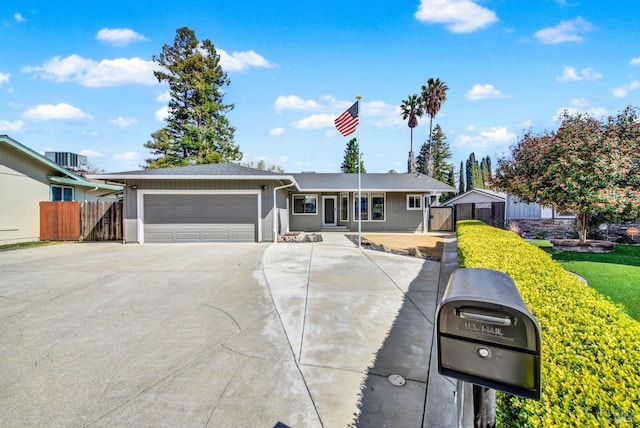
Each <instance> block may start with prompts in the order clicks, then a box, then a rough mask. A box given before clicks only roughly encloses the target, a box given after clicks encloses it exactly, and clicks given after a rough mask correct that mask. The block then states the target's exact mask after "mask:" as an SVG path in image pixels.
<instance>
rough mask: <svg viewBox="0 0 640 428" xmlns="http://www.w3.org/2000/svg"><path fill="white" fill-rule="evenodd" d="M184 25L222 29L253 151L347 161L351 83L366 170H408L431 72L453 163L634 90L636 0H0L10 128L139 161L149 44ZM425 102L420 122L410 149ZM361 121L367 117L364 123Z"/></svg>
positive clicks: (327, 163)
mask: <svg viewBox="0 0 640 428" xmlns="http://www.w3.org/2000/svg"><path fill="white" fill-rule="evenodd" d="M183 26H187V27H189V28H191V29H192V30H194V31H195V33H196V36H197V37H198V38H199V39H201V40H203V39H210V40H211V41H212V42H213V43H214V45H215V46H216V48H217V49H218V52H219V53H220V55H221V60H222V65H223V67H224V68H225V70H226V71H227V72H228V74H229V77H230V79H231V85H230V86H229V87H228V88H227V96H226V98H225V101H227V102H229V103H233V104H235V109H234V110H233V111H232V112H231V113H230V114H229V119H230V121H231V123H232V125H233V126H235V127H236V128H237V130H236V134H235V137H236V143H237V144H238V145H239V146H240V149H241V151H242V152H243V153H244V159H243V160H244V161H253V162H257V161H259V160H265V161H266V162H267V163H269V164H275V165H278V166H281V167H283V168H284V169H285V171H287V172H300V171H317V172H338V171H339V170H340V164H341V162H342V160H343V157H344V149H345V146H346V143H347V141H348V139H349V138H348V137H342V136H341V135H340V134H339V133H338V132H337V131H336V130H335V128H334V126H333V120H334V119H335V117H337V116H338V115H339V114H340V113H342V111H344V110H345V109H346V108H348V107H349V106H350V105H351V104H352V103H353V102H354V101H355V96H356V95H361V96H362V101H361V121H360V123H361V126H360V136H361V150H362V152H363V153H364V157H363V160H364V163H365V167H366V169H367V171H368V172H386V171H389V170H391V169H395V170H397V171H400V172H404V171H406V165H407V152H408V150H409V144H410V141H409V134H410V131H409V128H408V127H407V123H406V122H405V121H403V120H402V118H401V115H400V113H399V109H398V106H399V104H400V103H401V101H402V100H403V99H405V98H407V96H408V95H410V94H414V93H419V92H420V88H421V86H422V85H423V84H425V83H426V81H427V79H428V78H430V77H434V78H435V77H437V78H440V79H441V80H443V81H444V82H446V84H447V85H448V86H449V91H448V93H447V98H448V99H447V101H446V102H445V103H444V104H443V106H442V109H441V110H440V113H439V114H438V116H436V118H435V123H438V124H440V126H441V127H442V129H443V131H444V133H445V135H446V137H447V141H448V142H449V144H450V146H451V149H452V153H453V158H452V162H453V163H454V165H455V167H456V170H457V168H458V166H459V164H460V161H462V160H466V159H467V157H468V156H469V154H470V153H471V152H474V153H475V154H476V158H480V157H483V156H487V155H488V156H491V158H492V159H494V160H495V159H496V158H497V157H498V156H502V155H504V154H506V153H508V152H507V150H508V147H509V146H510V145H512V144H514V143H516V142H517V140H518V138H519V137H520V136H521V135H522V134H523V132H524V130H527V129H533V130H534V131H543V130H546V129H555V128H556V127H557V116H558V114H559V112H561V111H562V110H564V109H570V111H572V112H575V111H580V112H587V113H590V114H592V115H594V116H595V117H604V116H607V115H610V114H615V113H616V112H618V111H620V110H622V109H623V108H624V107H626V106H627V105H629V104H632V105H636V106H638V105H640V103H639V102H638V98H639V96H640V13H638V3H637V2H636V1H632V0H621V1H615V2H606V3H603V2H598V1H586V0H535V1H524V0H522V1H515V0H474V1H472V0H422V1H420V0H412V1H408V0H396V1H393V2H389V1H359V0H352V1H349V2H338V1H325V2H300V1H283V0H272V1H269V2H264V1H251V0H247V1H244V2H236V1H225V2H221V1H208V2H205V1H191V0H183V1H180V2H157V1H154V2H151V1H146V0H137V1H135V2H131V1H130V0H126V1H120V0H114V1H109V2H87V1H75V0H72V1H29V0H21V1H6V0H5V1H3V2H2V4H0V28H1V31H2V33H1V36H0V134H8V135H9V136H10V137H12V138H14V139H16V140H17V141H19V142H21V143H23V144H25V145H27V146H28V147H30V148H32V149H34V150H36V151H38V152H41V153H44V152H45V151H69V152H75V153H80V154H85V155H87V156H88V158H89V163H90V165H92V166H93V167H95V168H101V169H104V170H105V171H107V172H116V171H126V170H135V169H139V167H140V166H141V165H143V164H144V159H145V158H148V157H149V156H150V154H149V152H148V150H147V149H145V148H144V146H143V145H144V143H145V142H146V141H148V140H150V138H151V137H150V135H151V133H152V132H155V131H156V130H158V129H160V128H161V127H162V126H163V121H162V120H163V117H164V111H165V109H166V105H167V88H166V87H165V86H163V85H159V84H158V83H157V81H156V80H155V78H154V77H153V73H152V70H153V68H154V64H153V62H152V61H151V58H152V56H153V55H157V54H158V53H160V51H161V49H162V46H163V45H164V44H172V43H173V39H174V37H175V31H176V29H177V28H180V27H183ZM428 129H429V125H428V118H427V117H426V116H425V117H423V118H422V120H420V124H419V126H418V127H417V128H415V130H414V151H415V152H416V153H417V152H418V151H419V149H420V146H421V145H422V143H423V142H424V141H425V140H426V139H427V134H428ZM356 135H357V134H356Z"/></svg>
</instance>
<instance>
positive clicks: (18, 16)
mask: <svg viewBox="0 0 640 428" xmlns="http://www.w3.org/2000/svg"><path fill="white" fill-rule="evenodd" d="M13 19H15V20H16V22H24V21H25V18H24V16H22V14H21V13H17V12H16V13H14V14H13Z"/></svg>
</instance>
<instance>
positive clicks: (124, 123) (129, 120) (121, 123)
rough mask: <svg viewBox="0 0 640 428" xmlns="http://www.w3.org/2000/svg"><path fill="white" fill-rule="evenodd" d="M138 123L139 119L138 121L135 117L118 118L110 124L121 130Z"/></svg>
mask: <svg viewBox="0 0 640 428" xmlns="http://www.w3.org/2000/svg"><path fill="white" fill-rule="evenodd" d="M137 121H138V119H136V118H135V117H122V116H120V117H117V118H115V119H112V120H110V121H109V123H110V124H112V125H115V126H118V127H120V128H127V127H129V126H131V125H133V124H134V123H136V122H137Z"/></svg>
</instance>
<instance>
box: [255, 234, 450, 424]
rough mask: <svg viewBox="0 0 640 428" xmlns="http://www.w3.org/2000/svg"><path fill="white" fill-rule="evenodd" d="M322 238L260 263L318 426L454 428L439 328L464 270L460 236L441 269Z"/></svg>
mask: <svg viewBox="0 0 640 428" xmlns="http://www.w3.org/2000/svg"><path fill="white" fill-rule="evenodd" d="M322 237H323V241H322V242H318V243H313V244H276V245H272V246H270V247H269V248H268V249H267V250H266V252H265V255H264V261H263V266H264V274H265V277H266V280H267V283H268V285H269V289H270V291H271V293H272V296H273V299H274V302H275V305H276V309H277V311H278V315H279V317H280V319H281V322H282V324H283V326H284V329H285V333H286V335H287V338H288V341H289V344H290V346H291V350H292V353H293V355H294V358H295V362H296V364H297V366H298V368H299V370H300V373H301V375H302V376H303V378H304V382H305V384H306V386H307V388H308V391H309V394H310V397H311V399H312V401H313V403H314V406H315V408H316V410H317V413H318V417H319V420H320V424H321V426H324V427H346V426H358V427H365V426H372V427H374V426H375V427H380V426H391V427H421V426H422V427H430V428H431V427H450V426H452V425H453V420H454V410H455V404H454V391H455V382H454V381H452V380H451V379H447V378H444V377H442V376H440V375H438V373H437V363H436V354H435V340H434V325H433V321H434V316H435V309H436V305H437V302H438V301H439V299H440V298H441V297H442V293H443V292H444V289H445V287H446V284H447V281H448V278H449V275H450V274H451V272H452V271H453V270H455V269H456V268H457V253H456V246H455V237H453V236H450V237H447V238H446V240H445V246H444V254H443V258H442V262H435V261H430V260H424V259H417V258H412V257H407V256H398V255H394V254H388V253H383V252H377V251H371V250H360V249H358V248H356V247H354V245H353V243H352V242H351V241H349V240H348V239H347V238H346V237H345V236H344V235H343V234H340V233H326V232H323V233H322ZM390 376H391V378H390ZM390 380H393V381H394V382H395V383H396V385H397V384H401V386H396V385H394V384H393V383H392V382H391V381H390Z"/></svg>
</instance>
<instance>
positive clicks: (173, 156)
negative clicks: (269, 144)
mask: <svg viewBox="0 0 640 428" xmlns="http://www.w3.org/2000/svg"><path fill="white" fill-rule="evenodd" d="M153 61H154V62H155V63H156V64H158V66H159V69H158V70H157V71H154V75H155V77H156V78H157V79H158V82H160V83H166V84H168V85H169V96H170V99H169V105H168V117H167V119H166V120H167V125H166V126H165V127H164V128H163V129H161V130H159V131H157V132H155V133H154V134H152V138H153V140H152V141H148V142H147V143H146V144H145V147H146V148H148V149H150V150H151V152H152V154H154V155H155V156H156V157H155V158H152V159H147V167H148V168H159V167H165V166H180V165H194V164H205V163H218V162H237V161H240V160H241V159H242V153H241V152H240V148H239V147H238V146H237V145H236V144H235V143H234V133H235V128H234V127H233V126H231V124H230V123H229V120H228V119H227V117H226V114H227V113H228V112H230V111H231V110H232V109H233V107H234V106H233V104H225V103H224V95H225V93H226V89H225V88H226V87H227V86H228V85H229V83H230V80H229V78H228V77H227V73H226V72H225V71H224V70H223V69H222V66H221V65H220V55H219V54H218V53H217V51H216V48H215V47H214V45H213V43H212V42H211V41H210V40H208V39H207V40H204V41H202V42H200V41H198V39H197V38H196V36H195V33H194V32H193V30H191V29H189V28H187V27H183V28H180V29H178V30H177V31H176V37H175V40H174V43H173V45H172V46H169V45H164V46H163V47H162V52H161V53H160V54H159V55H157V56H156V55H154V56H153Z"/></svg>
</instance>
